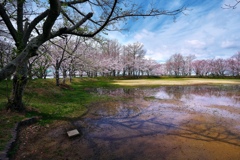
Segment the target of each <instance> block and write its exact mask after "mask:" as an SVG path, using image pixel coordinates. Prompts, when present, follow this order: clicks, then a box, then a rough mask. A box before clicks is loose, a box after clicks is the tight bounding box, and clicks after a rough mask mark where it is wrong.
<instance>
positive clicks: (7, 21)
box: [0, 3, 17, 42]
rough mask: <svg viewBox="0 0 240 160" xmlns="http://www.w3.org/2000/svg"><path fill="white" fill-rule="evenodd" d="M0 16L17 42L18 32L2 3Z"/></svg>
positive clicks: (0, 4)
mask: <svg viewBox="0 0 240 160" xmlns="http://www.w3.org/2000/svg"><path fill="white" fill-rule="evenodd" d="M0 15H1V17H2V19H3V21H4V23H5V24H6V26H7V28H8V30H9V32H10V34H11V35H12V37H13V39H14V41H15V42H17V31H16V29H15V28H14V27H13V24H12V22H11V21H10V18H9V16H8V15H7V13H6V10H5V8H4V6H3V4H2V3H0Z"/></svg>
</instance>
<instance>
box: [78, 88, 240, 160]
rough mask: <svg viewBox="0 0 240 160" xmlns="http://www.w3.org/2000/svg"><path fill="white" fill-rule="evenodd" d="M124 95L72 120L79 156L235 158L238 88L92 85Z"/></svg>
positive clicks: (239, 128) (239, 135) (238, 152)
mask: <svg viewBox="0 0 240 160" xmlns="http://www.w3.org/2000/svg"><path fill="white" fill-rule="evenodd" d="M95 92H96V93H98V94H106V95H110V96H121V97H128V98H131V100H116V101H115V102H105V103H100V104H94V105H93V106H91V107H90V110H89V113H88V114H87V115H86V116H85V117H84V119H83V120H81V121H76V122H74V124H75V126H77V127H79V128H80V129H81V130H82V132H83V136H82V139H81V141H80V142H81V146H80V148H79V151H84V153H83V154H82V155H81V156H82V158H83V159H209V160H210V159H239V158H240V86H221V87H217V86H171V87H160V88H151V89H150V88H145V89H129V90H124V89H116V90H106V89H98V90H96V91H95Z"/></svg>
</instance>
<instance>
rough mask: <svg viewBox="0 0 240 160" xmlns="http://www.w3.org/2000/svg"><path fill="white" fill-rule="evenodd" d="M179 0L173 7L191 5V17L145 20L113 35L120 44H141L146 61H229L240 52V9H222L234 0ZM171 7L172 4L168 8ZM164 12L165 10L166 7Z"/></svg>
mask: <svg viewBox="0 0 240 160" xmlns="http://www.w3.org/2000/svg"><path fill="white" fill-rule="evenodd" d="M183 2H184V3H186V1H183V0H177V1H174V4H173V6H174V7H176V6H183V5H188V8H189V9H190V11H189V12H188V15H180V16H179V17H178V18H177V20H176V22H173V19H172V17H167V16H163V17H159V18H146V19H141V20H138V21H135V22H130V24H129V25H128V27H129V31H128V32H123V33H110V36H109V37H110V38H112V37H114V36H112V35H115V36H116V39H117V37H119V38H120V42H121V43H125V44H126V43H131V42H136V41H138V42H141V43H143V44H144V46H145V48H146V50H147V57H150V58H152V59H156V60H158V61H160V62H164V61H166V60H167V59H168V58H169V57H170V56H171V55H172V54H175V53H181V54H183V55H188V54H195V55H196V56H197V58H198V59H206V58H216V57H222V58H227V57H230V56H232V55H233V54H235V53H236V52H237V51H240V32H239V26H240V16H238V15H239V14H240V9H235V10H232V9H222V8H221V7H222V6H224V4H233V2H235V1H234V0H224V1H220V0H216V1H209V0H188V1H187V4H184V3H183ZM168 5H169V4H168ZM163 8H164V6H163ZM239 8H240V6H239Z"/></svg>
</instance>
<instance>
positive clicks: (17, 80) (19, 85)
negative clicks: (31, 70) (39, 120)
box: [7, 62, 28, 111]
mask: <svg viewBox="0 0 240 160" xmlns="http://www.w3.org/2000/svg"><path fill="white" fill-rule="evenodd" d="M27 74H28V69H27V62H25V63H24V64H23V65H22V66H21V67H20V68H19V69H18V70H17V71H16V73H15V75H14V77H13V88H12V93H11V97H10V98H9V100H8V105H7V109H10V110H17V111H24V110H25V106H24V103H23V93H24V89H25V86H26V84H27V81H28V78H27Z"/></svg>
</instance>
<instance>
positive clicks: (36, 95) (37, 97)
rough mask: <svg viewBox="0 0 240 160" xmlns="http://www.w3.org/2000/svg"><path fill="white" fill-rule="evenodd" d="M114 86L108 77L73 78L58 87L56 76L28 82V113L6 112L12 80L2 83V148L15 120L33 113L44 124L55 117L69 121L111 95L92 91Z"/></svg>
mask: <svg viewBox="0 0 240 160" xmlns="http://www.w3.org/2000/svg"><path fill="white" fill-rule="evenodd" d="M99 87H105V88H107V87H111V88H112V87H115V86H114V85H113V84H111V83H109V81H108V80H106V79H105V80H96V79H89V78H84V79H74V81H73V83H72V84H67V85H61V86H60V87H57V86H56V85H55V81H54V79H45V80H40V79H38V80H31V81H29V83H28V85H27V87H26V90H25V94H24V102H25V105H26V108H27V111H26V112H25V113H14V112H10V111H6V109H5V105H6V103H7V96H9V94H10V91H11V82H10V81H8V82H7V81H2V82H0V114H1V116H0V126H1V127H0V151H1V150H3V149H4V147H5V145H6V143H7V142H8V141H9V140H10V138H11V134H10V133H11V129H12V128H13V126H14V125H15V123H17V122H19V121H20V120H22V119H24V118H28V117H32V116H38V117H40V118H41V120H40V122H39V123H40V124H41V125H45V124H47V123H51V122H53V121H54V120H66V121H71V120H72V119H75V118H78V117H80V116H81V115H82V114H84V113H85V112H86V110H87V107H88V106H89V104H90V103H94V102H99V101H105V100H108V98H109V97H104V96H100V95H94V94H92V92H91V91H92V90H94V88H99Z"/></svg>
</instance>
